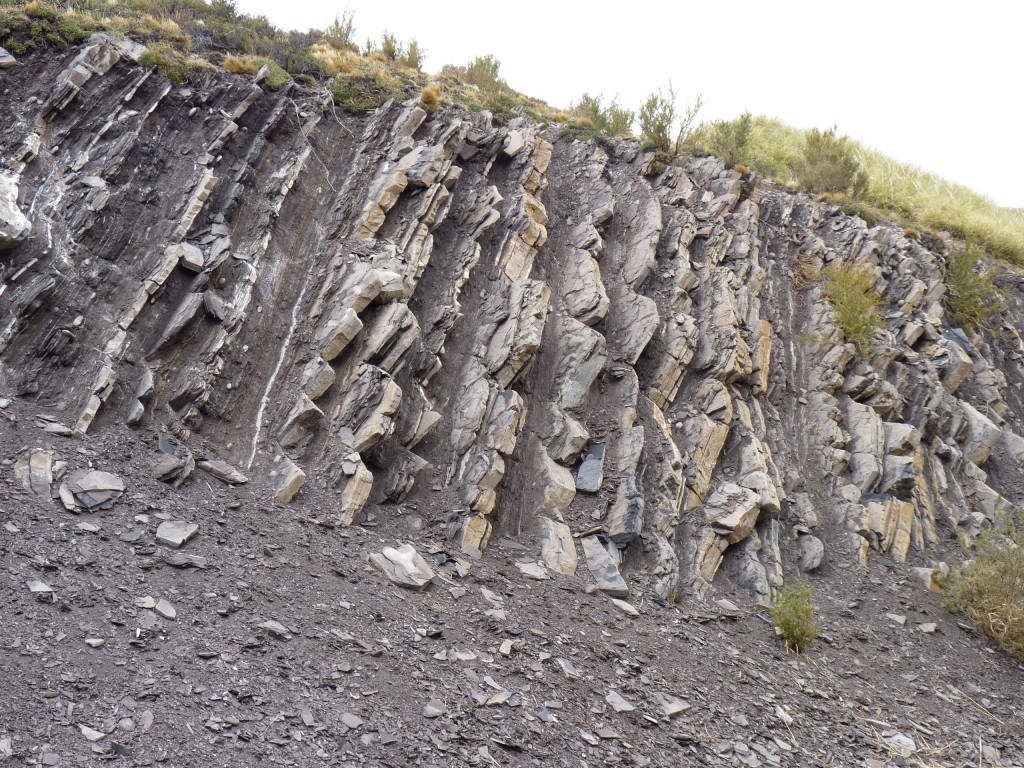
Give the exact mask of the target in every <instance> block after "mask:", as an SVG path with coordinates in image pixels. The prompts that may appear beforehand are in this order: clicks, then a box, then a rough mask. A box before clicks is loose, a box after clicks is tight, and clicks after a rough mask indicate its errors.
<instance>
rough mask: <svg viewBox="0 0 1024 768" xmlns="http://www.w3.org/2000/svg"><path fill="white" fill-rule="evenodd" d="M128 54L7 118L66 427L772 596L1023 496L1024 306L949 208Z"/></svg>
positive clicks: (1, 258)
mask: <svg viewBox="0 0 1024 768" xmlns="http://www.w3.org/2000/svg"><path fill="white" fill-rule="evenodd" d="M139 53H140V50H139V48H138V47H137V46H133V45H128V44H124V43H119V42H117V41H115V40H113V39H111V38H108V37H105V36H97V37H95V38H93V39H92V40H91V41H89V43H88V44H86V45H85V46H83V47H82V48H81V49H79V50H78V51H73V52H71V53H69V54H68V55H67V56H65V57H64V58H63V59H60V58H52V59H47V60H43V58H42V57H39V58H37V59H36V61H35V63H34V64H33V66H32V67H27V66H25V67H17V68H12V69H10V70H5V75H4V77H5V78H6V80H5V87H6V83H8V82H9V83H11V87H17V88H20V89H22V90H26V92H31V93H34V94H35V95H36V96H37V98H35V99H24V100H22V101H21V102H19V103H17V104H12V105H10V114H9V116H8V119H7V122H6V129H5V130H4V131H3V132H2V135H0V153H2V155H3V164H2V166H0V168H2V170H0V278H2V283H0V385H2V387H3V391H0V394H2V395H5V396H6V395H8V394H10V395H13V396H17V397H21V398H29V399H32V400H33V401H38V402H40V403H42V404H45V405H46V406H47V407H48V408H49V409H50V410H51V411H54V412H56V413H59V414H60V415H61V416H60V418H61V420H62V421H63V424H62V425H60V424H54V425H51V426H50V427H49V428H50V429H51V430H55V429H60V430H61V434H71V435H74V436H77V438H78V439H81V440H89V439H90V436H92V435H93V434H95V433H97V432H98V431H109V432H116V431H118V430H122V429H139V430H152V431H153V432H154V433H160V434H161V435H165V436H170V437H173V438H174V439H175V440H177V441H178V442H179V443H180V444H182V445H191V446H192V450H193V451H196V455H197V456H200V457H206V458H205V459H204V460H205V461H206V464H207V466H210V467H228V469H230V470H231V471H230V472H227V474H226V475H225V476H226V477H230V478H239V477H240V478H243V479H244V478H247V479H248V480H249V481H250V482H251V483H253V484H256V485H259V484H262V486H260V487H263V488H264V489H265V492H266V496H267V498H268V499H274V500H276V501H278V502H280V503H289V502H291V501H293V500H294V499H296V498H301V494H302V489H303V488H304V487H306V488H308V487H311V486H313V487H317V488H320V489H330V490H331V491H332V498H334V499H335V500H336V501H335V503H334V506H333V508H332V509H329V510H324V511H323V514H322V517H323V518H325V519H330V520H331V521H332V522H334V523H335V524H340V525H351V524H354V523H358V522H360V521H361V520H363V519H364V518H365V516H366V515H368V514H371V513H372V514H375V515H388V514H392V513H397V512H396V509H397V508H398V507H400V506H401V505H405V504H409V505H412V504H415V505H416V508H417V509H418V510H419V512H420V514H421V515H423V516H425V517H429V518H431V519H432V522H434V523H436V524H438V525H443V526H445V529H446V530H447V531H448V533H449V535H450V536H451V537H452V538H453V539H454V540H455V541H457V542H458V544H459V546H461V547H462V548H463V549H464V550H465V551H466V552H467V553H470V554H472V555H477V554H479V553H480V552H482V551H485V550H486V549H487V548H488V546H489V544H490V542H491V541H492V540H493V539H494V537H495V535H499V536H503V537H516V538H519V539H521V540H522V541H523V542H524V543H525V544H526V545H527V546H528V547H532V548H533V549H534V550H535V554H536V559H539V560H542V561H543V562H544V563H546V564H547V566H548V567H549V568H550V569H551V570H552V571H554V572H556V573H575V572H583V571H585V569H584V568H583V566H586V569H589V571H590V572H591V573H592V574H593V575H594V578H595V580H596V581H597V584H598V587H600V588H601V589H604V590H606V591H608V592H610V593H612V594H616V595H624V594H629V593H631V592H636V591H644V590H646V591H652V592H654V593H655V594H657V595H658V596H660V597H661V598H669V597H671V596H672V595H676V594H680V593H681V592H689V593H696V594H699V595H707V594H710V593H711V592H712V591H713V590H715V589H716V585H721V584H723V583H728V584H730V585H731V586H739V587H742V588H744V589H748V590H750V592H751V594H752V595H753V596H754V597H755V598H756V599H757V600H759V601H761V602H764V603H771V601H772V600H773V599H774V595H775V590H776V589H777V587H778V586H779V585H780V584H781V583H782V580H783V576H784V574H785V575H789V574H794V573H796V572H798V571H800V570H804V571H810V570H815V569H818V568H830V567H833V566H835V565H837V564H839V565H842V566H844V567H855V568H856V567H863V566H869V565H870V563H871V560H872V559H873V558H874V557H876V556H885V557H887V558H890V559H893V560H897V561H909V562H914V563H918V564H920V565H927V563H928V557H929V553H931V552H934V551H936V550H937V548H939V547H940V546H941V545H942V544H943V542H954V541H956V540H957V539H958V538H959V539H966V538H967V537H970V536H974V535H977V534H978V533H980V532H981V531H982V530H983V529H984V528H986V527H987V526H989V525H992V524H993V523H994V522H995V521H997V519H998V517H999V515H1000V514H1001V511H1002V510H1003V509H1005V508H1006V507H1007V506H1008V505H1010V504H1018V503H1020V502H1021V501H1024V487H1022V485H1021V483H1020V480H1019V476H1020V473H1019V471H1020V468H1021V466H1024V437H1022V435H1024V422H1022V415H1024V410H1022V400H1021V396H1020V387H1021V384H1022V382H1024V370H1022V361H1024V345H1022V342H1021V329H1020V321H1019V313H1016V312H1014V311H1011V310H1007V311H1005V312H1004V313H1003V315H1002V318H1001V324H1002V328H1001V329H1000V331H999V333H994V334H993V333H986V334H984V335H979V334H973V335H972V334H970V333H967V332H965V331H964V330H963V329H961V328H958V327H956V326H955V325H954V324H953V323H952V321H951V320H950V318H949V316H948V315H947V314H946V313H945V312H944V309H943V303H942V299H943V294H944V291H945V286H944V284H943V281H942V264H943V259H944V245H943V244H942V243H941V242H939V241H938V240H928V241H927V243H928V245H927V246H926V244H925V240H924V239H912V238H909V237H907V235H906V234H905V233H904V231H903V230H901V229H899V228H897V227H895V226H890V225H886V224H882V225H879V226H875V227H868V226H867V225H866V224H865V223H864V222H863V221H862V220H860V219H858V218H851V217H848V216H846V215H844V214H843V213H841V212H840V211H838V210H837V209H836V208H834V207H831V206H828V205H825V204H822V203H819V202H816V201H814V200H813V199H811V198H809V197H808V196H806V195H800V194H792V193H790V192H787V191H785V190H782V189H779V188H777V187H774V186H772V185H769V184H764V183H762V182H761V181H760V180H759V179H757V178H756V177H753V176H741V175H740V173H739V172H737V171H734V170H729V169H726V168H725V167H724V166H723V165H722V163H721V161H719V160H717V159H715V158H713V157H705V158H693V159H690V160H688V161H686V162H685V163H684V164H682V165H674V166H670V167H669V168H668V169H667V170H666V171H665V172H664V173H662V174H661V175H660V176H658V177H649V176H644V175H643V171H644V169H646V168H649V167H650V166H651V163H650V157H649V155H648V154H646V153H643V152H641V151H640V150H639V149H638V147H637V146H636V145H635V144H632V143H629V142H619V143H615V144H608V143H602V144H598V143H595V142H586V143H584V142H578V141H568V140H566V139H562V138H560V137H559V134H558V131H557V129H556V128H554V127H549V126H542V125H538V124H534V123H533V122H531V121H530V120H528V119H526V118H517V119H515V120H513V121H511V122H510V123H509V124H507V125H498V124H496V123H495V122H494V121H493V120H492V117H491V116H490V115H489V114H486V113H478V114H472V113H467V112H463V111H461V110H459V109H456V108H454V107H449V106H444V107H442V108H440V109H437V110H436V111H433V112H430V111H428V110H427V109H426V108H425V106H424V105H423V104H421V103H419V102H418V101H417V100H415V99H412V100H408V101H406V102H397V101H396V102H390V103H388V104H386V105H384V106H383V107H381V108H380V109H378V110H376V111H375V112H372V113H369V114H366V115H361V116H352V115H342V114H335V113H334V111H333V109H332V107H331V106H330V104H329V102H327V101H325V100H324V98H323V97H322V95H320V94H318V93H315V92H312V91H308V90H303V89H302V88H300V87H298V86H297V85H295V84H294V83H290V84H288V85H286V86H285V87H283V88H282V89H281V90H279V91H277V92H272V91H269V90H266V89H264V88H263V87H262V86H261V84H260V83H259V82H257V81H256V80H255V79H254V78H252V77H234V76H228V75H226V74H222V73H221V74H219V73H213V72H205V71H204V72H202V73H199V74H198V75H197V77H198V78H199V82H197V83H195V84H193V85H192V87H189V88H187V89H183V88H175V87H173V86H172V85H171V84H170V83H168V82H167V81H166V80H164V79H163V78H162V77H161V76H159V75H158V74H156V73H154V72H152V71H150V70H147V69H143V68H140V67H139V66H137V64H136V63H135V62H136V60H137V58H138V55H139ZM840 263H842V264H849V265H854V264H857V265H864V266H865V267H867V268H868V269H869V270H871V273H872V274H873V275H874V277H875V280H876V283H875V287H876V289H877V290H878V291H879V292H880V293H881V295H882V297H883V307H882V311H883V315H884V320H885V328H884V331H883V332H881V333H879V334H878V336H877V338H876V339H875V341H874V343H873V344H872V345H871V347H870V349H869V350H866V351H863V352H862V351H858V350H857V349H856V348H855V347H854V346H853V345H850V344H843V343H842V341H841V333H840V330H839V329H838V328H837V326H836V322H835V318H834V316H833V312H832V309H831V307H830V305H829V303H828V301H827V299H826V297H825V295H824V293H823V289H822V285H821V281H820V280H817V279H815V278H814V275H816V274H819V273H820V271H821V270H822V269H823V268H824V267H826V266H828V265H830V264H840ZM1016 285H1017V283H1016V282H1015V281H1008V282H1007V291H1008V293H1009V294H1010V299H1011V300H1010V302H1009V305H1010V306H1011V307H1013V306H1017V302H1018V301H1019V296H1017V295H1016V293H1015V291H1016V290H1017V288H1016ZM200 445H201V446H202V448H203V450H202V451H201V453H200V452H199V451H198V450H197V448H198V446H200ZM26 455H27V456H28V458H26V459H24V461H23V462H22V463H21V464H19V468H18V472H20V473H21V475H23V476H24V482H25V483H27V484H28V485H27V487H30V488H32V489H33V490H36V489H37V488H43V486H44V485H45V482H44V479H45V478H46V477H47V473H48V471H49V470H48V468H47V466H46V465H45V462H44V458H45V455H44V454H43V453H38V452H33V453H31V454H26ZM182 455H184V453H182ZM156 458H157V457H156V456H154V461H155V460H156ZM180 461H184V460H183V459H180V458H179V457H171V458H170V459H164V463H165V464H167V465H168V466H170V465H171V464H172V463H174V462H179V463H180ZM175 466H178V465H177V464H175ZM171 474H173V475H174V482H179V481H180V482H193V481H194V479H193V480H189V479H188V476H187V473H182V472H177V471H176V473H171ZM168 477H170V474H168ZM229 482H230V481H229ZM170 492H173V490H172V491H170Z"/></svg>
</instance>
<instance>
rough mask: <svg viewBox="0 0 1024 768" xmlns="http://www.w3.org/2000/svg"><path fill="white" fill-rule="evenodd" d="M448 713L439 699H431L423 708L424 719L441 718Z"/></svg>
mask: <svg viewBox="0 0 1024 768" xmlns="http://www.w3.org/2000/svg"><path fill="white" fill-rule="evenodd" d="M447 712H448V707H446V706H445V704H444V702H443V701H441V700H439V699H431V700H430V701H428V702H427V704H426V706H424V707H423V716H424V717H431V718H433V717H441V715H444V714H446V713H447Z"/></svg>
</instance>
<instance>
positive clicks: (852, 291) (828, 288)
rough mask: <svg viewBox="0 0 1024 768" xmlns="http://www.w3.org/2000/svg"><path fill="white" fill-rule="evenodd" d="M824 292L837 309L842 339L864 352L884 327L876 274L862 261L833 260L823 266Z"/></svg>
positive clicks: (834, 309) (837, 323)
mask: <svg viewBox="0 0 1024 768" xmlns="http://www.w3.org/2000/svg"><path fill="white" fill-rule="evenodd" d="M823 274H824V276H825V295H826V297H827V298H828V301H829V304H831V305H832V310H833V312H834V313H835V320H836V325H837V326H839V331H840V333H841V334H842V337H843V341H844V342H848V343H852V344H854V345H855V346H856V347H857V349H858V350H859V351H860V353H861V354H862V355H867V354H868V353H869V352H870V350H871V342H872V340H873V339H874V338H875V336H876V335H877V333H878V332H879V331H880V330H882V327H883V325H884V323H883V322H882V314H881V312H880V311H879V307H880V306H881V302H882V298H881V296H879V295H878V293H877V292H876V291H875V276H874V274H872V272H871V270H870V269H869V268H868V267H867V266H866V265H863V264H859V265H856V266H854V265H850V264H843V263H837V264H831V265H829V266H827V267H825V269H824V270H823Z"/></svg>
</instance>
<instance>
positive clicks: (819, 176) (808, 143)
mask: <svg viewBox="0 0 1024 768" xmlns="http://www.w3.org/2000/svg"><path fill="white" fill-rule="evenodd" d="M793 171H794V172H795V173H796V177H797V180H798V181H799V183H800V186H801V187H803V188H804V189H806V190H809V191H812V192H824V193H831V194H836V193H839V192H850V193H851V196H852V197H854V198H859V197H863V196H864V194H865V193H866V191H867V188H868V183H869V179H868V176H867V174H866V173H865V172H864V171H862V170H861V167H860V161H859V160H858V159H857V158H856V156H855V155H854V152H853V147H852V146H851V144H850V142H849V139H848V137H846V136H836V129H835V128H829V129H828V130H827V131H819V130H818V129H817V128H814V129H812V130H811V131H809V132H808V133H807V136H806V139H805V141H804V147H803V154H802V155H801V156H800V157H799V158H798V160H797V162H796V166H795V167H794V169H793Z"/></svg>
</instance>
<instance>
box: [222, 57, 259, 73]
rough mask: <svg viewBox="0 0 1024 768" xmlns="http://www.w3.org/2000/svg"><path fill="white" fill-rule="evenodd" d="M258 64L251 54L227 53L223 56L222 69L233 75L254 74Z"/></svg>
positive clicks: (257, 69)
mask: <svg viewBox="0 0 1024 768" xmlns="http://www.w3.org/2000/svg"><path fill="white" fill-rule="evenodd" d="M259 68H260V65H259V64H257V63H256V61H255V60H254V59H253V58H252V57H251V56H235V55H234V54H233V53H229V54H228V55H227V56H225V57H224V69H226V70H227V71H228V72H230V73H231V74H233V75H254V74H256V72H258V71H259Z"/></svg>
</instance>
